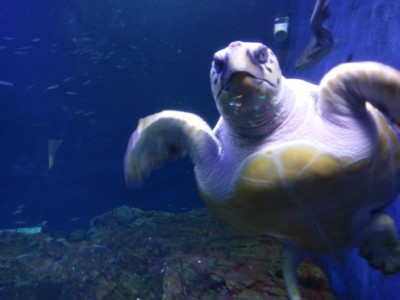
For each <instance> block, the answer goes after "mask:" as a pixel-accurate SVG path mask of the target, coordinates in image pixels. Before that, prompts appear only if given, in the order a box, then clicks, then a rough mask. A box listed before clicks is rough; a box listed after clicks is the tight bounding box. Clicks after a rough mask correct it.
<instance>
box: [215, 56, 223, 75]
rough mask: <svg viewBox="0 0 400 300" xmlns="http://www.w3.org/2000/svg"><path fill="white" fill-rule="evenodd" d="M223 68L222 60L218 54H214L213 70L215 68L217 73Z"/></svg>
mask: <svg viewBox="0 0 400 300" xmlns="http://www.w3.org/2000/svg"><path fill="white" fill-rule="evenodd" d="M223 68H224V60H223V59H222V58H221V57H220V56H218V55H215V56H214V70H215V72H217V73H218V74H219V73H221V72H222V70H223Z"/></svg>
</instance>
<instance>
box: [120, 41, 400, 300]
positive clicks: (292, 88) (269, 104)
mask: <svg viewBox="0 0 400 300" xmlns="http://www.w3.org/2000/svg"><path fill="white" fill-rule="evenodd" d="M210 77H211V89H212V93H213V96H214V99H215V101H216V105H217V108H218V111H219V112H220V114H221V118H220V120H219V122H218V124H217V125H216V127H215V128H214V130H211V128H210V127H209V126H208V125H207V124H206V123H205V122H204V121H203V120H202V119H201V118H200V117H198V116H196V115H194V114H191V113H186V112H179V111H163V112H160V113H157V114H154V115H151V116H149V117H146V118H144V119H141V120H140V122H139V126H138V128H137V129H136V131H135V132H134V133H133V134H132V136H131V138H130V141H129V145H128V149H127V152H126V156H125V176H126V180H127V183H128V184H133V183H137V184H138V183H140V182H141V181H142V180H143V177H144V176H146V175H147V174H148V173H149V172H150V171H151V170H152V169H154V168H155V167H157V166H158V165H160V164H162V163H163V162H165V161H166V160H168V159H170V158H171V157H175V156H183V155H185V154H186V153H188V154H189V155H190V157H191V159H192V161H193V163H194V165H195V175H196V181H197V185H198V188H199V191H200V194H201V196H202V198H203V199H204V201H205V202H206V203H207V205H208V206H209V207H210V208H211V210H212V211H213V212H214V213H215V214H216V215H217V216H218V217H219V218H220V219H221V220H223V221H224V222H225V223H226V224H229V225H230V226H232V227H234V228H236V229H237V230H239V231H241V232H243V233H245V234H251V235H258V234H267V235H270V236H274V237H276V238H278V239H280V240H281V241H282V242H283V243H284V244H285V245H287V247H286V250H285V254H284V255H285V263H284V277H285V281H286V284H287V289H288V293H289V296H290V297H291V299H300V295H299V290H298V287H297V283H296V276H295V271H296V268H297V264H298V263H299V262H300V259H299V256H296V255H295V253H308V254H309V253H316V254H329V255H338V254H340V253H341V252H343V251H345V250H347V249H350V248H352V247H360V253H361V255H362V256H364V257H365V258H366V259H367V260H368V261H369V264H370V265H371V266H372V267H374V268H376V269H379V270H380V271H382V272H383V273H385V274H394V273H397V272H399V271H400V246H399V242H398V239H397V234H396V231H395V227H394V223H393V220H392V219H391V218H390V217H389V216H387V215H386V214H384V213H383V212H382V209H383V208H384V207H385V206H387V205H388V204H390V203H391V202H392V201H393V200H394V199H395V198H396V195H397V194H398V192H399V174H400V172H399V171H400V150H399V142H398V139H397V136H396V134H395V132H394V131H393V129H392V128H391V126H390V125H389V124H388V122H387V121H386V119H385V118H384V117H383V115H382V114H381V112H383V113H384V114H386V115H387V116H388V117H389V118H390V119H392V121H393V122H394V123H396V124H399V123H400V73H399V72H397V71H396V70H394V69H392V68H390V67H388V66H385V65H382V64H379V63H374V62H363V63H348V64H342V65H339V66H338V67H336V68H334V69H333V70H331V71H330V72H329V73H328V74H326V76H325V77H324V78H323V79H322V81H321V83H320V85H319V86H316V85H313V84H310V83H307V82H304V81H302V80H296V79H286V78H285V77H283V76H282V75H281V71H280V68H279V64H278V61H277V58H276V57H275V55H274V54H273V52H272V51H271V50H270V49H268V48H267V47H266V46H264V45H262V44H259V43H244V42H234V43H231V44H230V45H229V46H228V47H227V48H225V49H223V50H220V51H218V52H217V53H216V54H215V55H214V59H213V62H212V67H211V74H210ZM378 109H379V110H378ZM294 250H296V251H294Z"/></svg>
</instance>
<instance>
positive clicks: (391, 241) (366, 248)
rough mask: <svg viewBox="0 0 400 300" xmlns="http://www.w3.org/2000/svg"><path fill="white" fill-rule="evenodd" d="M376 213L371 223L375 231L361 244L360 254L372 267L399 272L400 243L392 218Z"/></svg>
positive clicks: (388, 272)
mask: <svg viewBox="0 0 400 300" xmlns="http://www.w3.org/2000/svg"><path fill="white" fill-rule="evenodd" d="M378 214H379V215H378V216H376V217H374V218H373V221H372V224H371V225H372V226H374V231H375V232H373V234H372V235H371V236H370V237H369V238H368V239H367V240H366V241H365V242H364V244H363V245H362V246H361V248H360V255H361V256H362V257H364V258H365V259H366V260H367V261H368V263H369V265H370V266H371V267H372V268H374V269H377V270H379V271H381V272H382V273H383V274H385V275H393V274H396V273H398V272H400V243H399V240H398V239H397V234H396V231H395V227H394V223H393V220H392V218H391V217H389V216H388V215H386V214H383V213H378ZM372 226H371V228H372Z"/></svg>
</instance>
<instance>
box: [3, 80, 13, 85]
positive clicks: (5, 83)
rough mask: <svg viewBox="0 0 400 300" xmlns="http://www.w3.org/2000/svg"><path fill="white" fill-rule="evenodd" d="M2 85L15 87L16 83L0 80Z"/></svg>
mask: <svg viewBox="0 0 400 300" xmlns="http://www.w3.org/2000/svg"><path fill="white" fill-rule="evenodd" d="M0 85H3V86H14V83H12V82H9V81H4V80H0Z"/></svg>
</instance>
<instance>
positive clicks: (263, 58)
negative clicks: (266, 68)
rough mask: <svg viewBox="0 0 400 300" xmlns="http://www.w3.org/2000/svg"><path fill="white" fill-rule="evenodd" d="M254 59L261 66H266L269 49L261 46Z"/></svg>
mask: <svg viewBox="0 0 400 300" xmlns="http://www.w3.org/2000/svg"><path fill="white" fill-rule="evenodd" d="M254 57H255V58H256V60H257V61H258V62H259V63H260V64H265V63H266V62H267V61H268V48H267V47H266V46H260V47H259V48H258V49H257V50H256V51H255V52H254Z"/></svg>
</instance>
